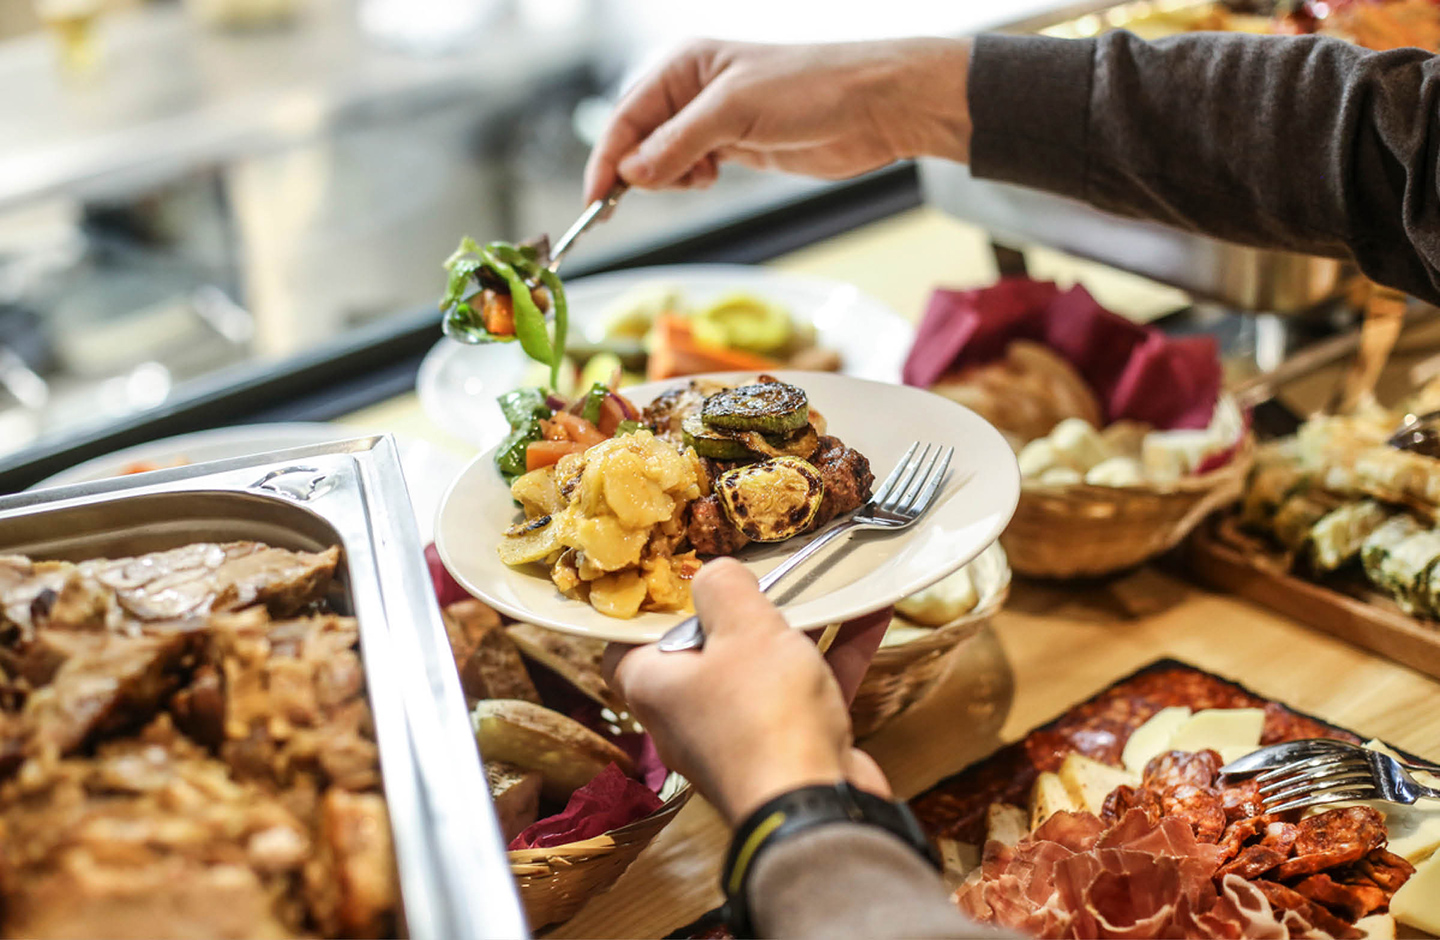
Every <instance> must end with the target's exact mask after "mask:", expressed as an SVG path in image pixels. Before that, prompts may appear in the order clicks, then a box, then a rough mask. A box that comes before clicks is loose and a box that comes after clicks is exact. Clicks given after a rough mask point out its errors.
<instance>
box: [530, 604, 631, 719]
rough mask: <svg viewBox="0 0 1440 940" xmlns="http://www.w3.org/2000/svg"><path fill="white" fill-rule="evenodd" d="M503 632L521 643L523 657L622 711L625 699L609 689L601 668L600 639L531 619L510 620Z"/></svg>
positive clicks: (612, 709) (589, 695)
mask: <svg viewBox="0 0 1440 940" xmlns="http://www.w3.org/2000/svg"><path fill="white" fill-rule="evenodd" d="M505 632H506V633H508V634H509V635H510V639H511V640H513V641H515V645H516V646H518V647H520V654H521V655H522V656H524V657H525V658H526V659H530V660H533V661H534V662H537V663H539V664H540V665H542V666H544V667H545V668H546V669H549V670H550V671H551V672H554V673H555V674H556V675H558V676H559V677H560V678H562V679H564V680H565V681H566V682H568V683H570V684H571V685H573V686H574V687H575V688H577V689H579V690H580V691H581V692H583V693H585V695H587V696H588V697H590V698H592V699H594V700H595V701H597V702H599V703H600V704H601V705H604V706H605V707H606V708H609V709H610V710H611V711H613V712H615V714H617V715H619V714H621V713H623V712H624V711H625V702H624V701H623V700H621V698H620V696H618V695H616V694H615V693H614V692H612V691H610V686H608V685H607V684H606V683H605V677H604V675H603V674H602V672H601V669H600V661H601V659H603V658H604V656H605V642H604V641H603V640H595V639H591V638H590V637H583V636H570V635H569V634H566V633H559V632H556V631H555V630H547V629H545V628H544V627H537V626H535V625H534V624H533V623H512V624H510V625H508V626H507V627H506V628H505ZM512 697H514V698H519V697H520V696H512Z"/></svg>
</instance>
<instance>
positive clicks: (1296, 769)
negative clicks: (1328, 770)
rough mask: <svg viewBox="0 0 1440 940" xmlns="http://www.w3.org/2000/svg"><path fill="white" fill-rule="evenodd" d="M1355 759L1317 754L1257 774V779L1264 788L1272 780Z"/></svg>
mask: <svg viewBox="0 0 1440 940" xmlns="http://www.w3.org/2000/svg"><path fill="white" fill-rule="evenodd" d="M1355 759H1356V755H1354V754H1317V755H1313V756H1310V757H1306V758H1303V759H1301V760H1296V761H1291V762H1290V763H1288V764H1281V765H1280V766H1279V767H1274V768H1272V769H1270V770H1267V771H1265V772H1264V773H1260V774H1257V775H1256V776H1255V779H1256V781H1258V782H1259V783H1260V784H1261V786H1262V787H1263V786H1264V784H1266V783H1268V782H1270V781H1272V780H1278V779H1279V778H1281V777H1291V776H1294V775H1295V774H1298V773H1304V772H1306V771H1309V770H1314V769H1315V768H1317V767H1324V766H1326V765H1328V764H1333V763H1337V762H1343V761H1353V760H1355Z"/></svg>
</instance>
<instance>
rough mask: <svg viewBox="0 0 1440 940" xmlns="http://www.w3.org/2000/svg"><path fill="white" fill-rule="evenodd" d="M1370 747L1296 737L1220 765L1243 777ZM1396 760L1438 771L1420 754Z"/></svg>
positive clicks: (1406, 765)
mask: <svg viewBox="0 0 1440 940" xmlns="http://www.w3.org/2000/svg"><path fill="white" fill-rule="evenodd" d="M1369 750H1370V749H1369V748H1367V747H1362V746H1361V745H1359V744H1351V743H1350V742H1349V741H1337V740H1336V739H1334V738H1302V739H1300V740H1298V741H1284V742H1281V743H1280V744H1271V745H1267V746H1266V747H1262V748H1260V749H1259V750H1257V751H1251V752H1250V753H1249V754H1246V755H1245V756H1244V757H1241V758H1238V759H1236V760H1233V761H1231V762H1230V763H1228V764H1226V765H1225V766H1224V767H1221V768H1220V772H1221V773H1222V774H1225V775H1226V776H1228V777H1244V776H1249V775H1251V774H1256V773H1259V772H1260V771H1262V770H1272V769H1274V768H1276V767H1281V766H1284V765H1286V764H1297V763H1299V762H1301V761H1304V760H1308V759H1310V758H1312V757H1328V756H1334V755H1339V754H1351V755H1353V754H1363V753H1365V752H1367V751H1369ZM1399 764H1400V766H1401V767H1404V768H1405V769H1406V770H1423V771H1425V772H1427V773H1432V774H1440V764H1432V763H1430V762H1428V761H1423V760H1420V759H1419V758H1407V759H1403V760H1400V761H1399Z"/></svg>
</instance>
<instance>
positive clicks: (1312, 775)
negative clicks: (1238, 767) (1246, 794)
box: [1255, 748, 1440, 813]
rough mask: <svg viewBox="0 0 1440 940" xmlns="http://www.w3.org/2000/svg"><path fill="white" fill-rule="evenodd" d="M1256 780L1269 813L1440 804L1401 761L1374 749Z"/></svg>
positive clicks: (1438, 795) (1438, 794) (1439, 794)
mask: <svg viewBox="0 0 1440 940" xmlns="http://www.w3.org/2000/svg"><path fill="white" fill-rule="evenodd" d="M1255 779H1256V780H1257V781H1258V782H1259V783H1260V801H1261V804H1262V805H1263V806H1264V807H1265V812H1267V813H1279V812H1283V811H1285V810H1287V809H1300V808H1301V807H1303V806H1323V805H1325V804H1326V803H1341V802H1346V801H1350V800H1381V801H1383V802H1386V803H1406V804H1409V803H1414V802H1415V801H1416V800H1418V799H1422V798H1424V799H1432V800H1435V799H1440V790H1437V789H1435V788H1433V787H1427V786H1424V785H1422V784H1421V783H1419V782H1418V781H1416V779H1415V778H1414V777H1412V776H1410V771H1408V770H1406V769H1405V768H1404V767H1403V766H1401V764H1400V762H1399V761H1397V760H1396V759H1395V758H1393V757H1390V756H1389V755H1388V754H1381V753H1380V752H1379V751H1372V750H1369V749H1368V748H1360V749H1359V753H1346V752H1344V751H1340V750H1337V751H1336V752H1335V753H1333V754H1325V755H1320V756H1318V757H1310V758H1306V759H1304V760H1300V761H1297V762H1295V763H1293V764H1285V765H1283V766H1281V767H1276V768H1274V769H1272V770H1267V771H1265V772H1264V773H1262V774H1260V775H1259V776H1258V777H1256V778H1255Z"/></svg>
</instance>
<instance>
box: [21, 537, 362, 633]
mask: <svg viewBox="0 0 1440 940" xmlns="http://www.w3.org/2000/svg"><path fill="white" fill-rule="evenodd" d="M339 560H340V553H339V549H337V548H331V549H328V550H326V551H324V552H319V553H311V552H292V551H288V550H286V549H281V548H271V547H269V546H267V545H262V544H260V543H259V542H229V543H225V544H212V543H197V544H194V545H186V546H183V547H181V548H176V549H171V550H170V551H164V552H152V553H150V554H148V555H139V556H136V557H134V558H116V559H96V560H93V561H84V562H81V563H79V564H70V563H68V562H47V561H41V562H32V561H29V560H28V559H23V558H19V557H8V558H6V559H4V560H3V563H0V626H10V627H12V628H18V633H19V635H20V636H22V637H25V638H28V637H29V636H31V635H33V631H34V630H35V628H37V627H41V626H49V627H54V628H59V629H74V630H101V629H110V630H120V629H122V628H125V627H127V626H128V627H134V626H135V625H136V624H145V623H154V622H163V621H183V620H190V619H194V618H199V617H204V616H206V615H208V614H210V613H212V612H219V611H230V610H240V609H242V608H245V607H250V606H252V605H256V604H264V605H266V606H267V607H268V608H270V610H271V611H272V612H273V613H275V614H276V615H277V616H284V615H288V614H292V613H295V612H297V611H299V610H301V609H302V608H304V607H305V606H307V605H309V604H311V603H313V602H315V601H317V600H319V599H320V598H322V597H323V596H324V594H325V591H326V590H327V588H328V587H329V585H330V579H331V578H332V577H333V575H334V573H335V568H336V565H337V564H338V563H339Z"/></svg>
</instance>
